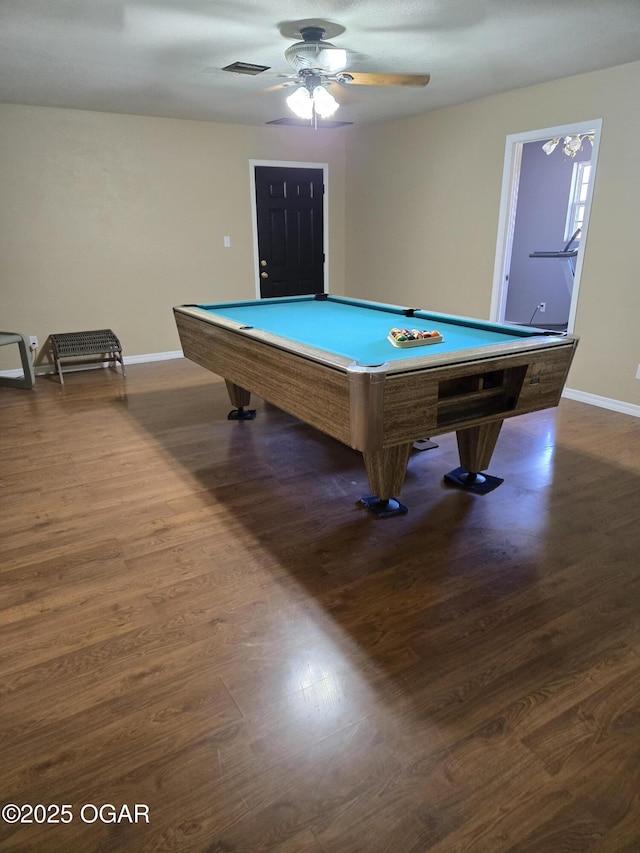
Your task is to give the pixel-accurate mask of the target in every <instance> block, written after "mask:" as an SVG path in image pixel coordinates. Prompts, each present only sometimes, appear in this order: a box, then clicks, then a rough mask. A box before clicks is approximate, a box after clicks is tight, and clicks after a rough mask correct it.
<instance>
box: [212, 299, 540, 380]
mask: <svg viewBox="0 0 640 853" xmlns="http://www.w3.org/2000/svg"><path fill="white" fill-rule="evenodd" d="M198 308H201V309H202V310H205V311H208V312H210V313H211V314H212V315H218V316H221V317H225V318H226V319H228V320H233V321H234V322H237V323H242V325H244V326H252V327H254V328H256V329H261V330H263V331H265V332H269V333H271V334H273V335H278V336H280V337H283V338H287V339H289V340H293V341H296V342H298V343H301V344H306V345H307V346H312V347H316V348H317V349H321V350H325V351H326V352H329V353H332V354H334V355H339V356H343V357H345V358H349V359H352V360H353V361H356V362H358V363H359V364H362V365H377V364H382V363H384V362H386V361H402V360H404V359H409V358H421V357H425V356H429V355H432V354H433V355H435V354H443V353H450V352H457V351H460V350H465V349H472V348H475V347H482V346H486V345H491V344H501V343H508V342H512V341H514V340H517V339H518V338H523V337H528V336H529V335H531V334H532V332H531V331H530V330H528V329H527V330H525V329H523V330H520V329H510V328H504V329H501V328H500V326H499V325H498V324H492V323H483V322H482V321H463V322H464V323H465V325H461V324H460V323H458V322H456V321H455V318H454V317H447V318H446V319H447V320H448V321H449V322H446V321H444V320H443V319H442V315H434V314H429V313H427V312H422V311H420V312H417V314H416V316H415V317H405V316H404V315H403V314H402V313H401V310H398V311H394V310H393V309H392V308H390V307H384V306H380V307H375V303H371V305H359V304H357V303H354V302H350V301H349V300H346V299H345V300H341V299H339V298H332V299H328V300H326V301H325V300H315V299H313V298H310V297H302V298H292V299H275V300H274V299H271V300H262V301H256V302H238V303H222V304H216V305H213V304H209V305H199V306H198ZM393 327H397V328H409V329H420V330H423V329H428V330H429V331H431V330H433V329H437V331H439V332H440V334H441V335H442V336H443V337H444V340H443V341H442V342H441V343H438V344H429V345H427V346H421V347H411V348H407V349H400V348H398V347H395V346H393V345H392V344H391V343H390V342H389V341H388V340H387V335H388V334H389V332H390V330H391V329H392V328H393Z"/></svg>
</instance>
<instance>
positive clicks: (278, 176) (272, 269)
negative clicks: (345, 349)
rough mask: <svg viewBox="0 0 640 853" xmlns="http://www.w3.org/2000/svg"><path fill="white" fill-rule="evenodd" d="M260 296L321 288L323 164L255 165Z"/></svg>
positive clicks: (317, 291) (265, 296) (268, 296)
mask: <svg viewBox="0 0 640 853" xmlns="http://www.w3.org/2000/svg"><path fill="white" fill-rule="evenodd" d="M255 185H256V211H257V231H258V254H259V265H260V268H259V274H260V295H261V297H263V298H270V297H274V296H298V295H303V294H307V293H322V292H323V290H324V233H323V232H324V220H323V215H324V203H323V195H324V186H323V172H322V169H308V168H295V167H291V168H289V167H286V166H256V167H255Z"/></svg>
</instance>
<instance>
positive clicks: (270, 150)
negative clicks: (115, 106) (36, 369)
mask: <svg viewBox="0 0 640 853" xmlns="http://www.w3.org/2000/svg"><path fill="white" fill-rule="evenodd" d="M344 148H345V142H344V135H343V134H341V133H339V132H336V131H324V132H315V131H313V130H311V129H306V128H304V129H296V128H266V127H265V128H260V127H244V126H236V125H224V124H213V123H205V122H191V121H177V120H170V119H156V118H145V117H140V116H127V115H112V114H104V113H93V112H83V111H78V110H64V109H49V108H44V107H24V106H14V105H8V104H0V198H1V199H2V205H1V207H0V305H1V311H0V329H5V330H14V331H15V330H17V331H21V332H23V333H24V334H26V335H34V334H35V335H37V336H38V338H39V341H40V344H41V345H42V344H43V343H44V341H45V339H46V338H47V336H48V335H49V334H50V333H52V332H67V331H80V330H83V329H95V328H104V327H110V328H113V329H114V331H115V332H116V334H118V336H119V337H120V339H121V341H122V344H123V348H124V351H125V355H140V354H147V353H156V352H166V351H172V350H178V349H180V344H179V340H178V336H177V334H176V330H175V323H174V321H173V315H172V312H171V308H172V306H173V305H176V304H180V303H183V302H197V301H207V300H209V301H215V300H218V299H220V300H224V299H234V298H246V299H252V298H254V296H255V273H254V263H253V231H252V218H251V192H250V169H249V160H250V159H258V160H284V161H296V162H305V161H306V162H314V163H315V162H318V163H328V164H329V188H328V189H329V192H328V198H329V206H330V210H329V223H330V225H329V235H328V237H329V240H328V250H329V251H328V258H329V275H330V282H331V289H332V291H333V292H337V293H341V292H344V267H345V259H344V206H345V192H344V165H345V152H344ZM225 235H228V236H230V237H231V248H228V249H226V248H224V247H223V237H224V236H225ZM18 366H19V359H18V348H17V347H3V348H1V349H0V369H11V368H14V367H18Z"/></svg>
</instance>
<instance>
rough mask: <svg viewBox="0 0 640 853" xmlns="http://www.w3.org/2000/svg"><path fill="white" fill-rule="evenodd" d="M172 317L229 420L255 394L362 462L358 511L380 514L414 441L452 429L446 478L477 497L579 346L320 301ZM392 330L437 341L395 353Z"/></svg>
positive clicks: (218, 308) (538, 332)
mask: <svg viewBox="0 0 640 853" xmlns="http://www.w3.org/2000/svg"><path fill="white" fill-rule="evenodd" d="M174 314H175V319H176V324H177V327H178V332H179V335H180V340H181V343H182V349H183V352H184V355H185V356H186V357H187V358H189V359H191V360H192V361H194V362H196V363H197V364H200V365H202V366H203V367H205V368H207V369H208V370H211V371H213V372H214V373H216V374H218V375H219V376H221V377H223V378H224V379H225V381H226V384H227V389H228V392H229V397H230V399H231V403H232V405H233V406H235V407H237V408H236V410H235V411H234V412H233V413H231V414H230V417H235V418H243V417H250V416H251V413H250V412H249V411H248V410H247V408H246V407H248V406H249V404H250V395H251V393H255V394H257V395H258V396H259V397H261V398H262V399H264V400H267V401H268V402H270V403H272V404H274V405H275V406H277V407H278V408H280V409H282V410H284V411H286V412H289V413H290V414H291V415H294V416H295V417H297V418H299V419H300V420H302V421H305V422H306V423H308V424H310V425H311V426H313V427H316V428H317V429H319V430H321V431H322V432H324V433H327V434H328V435H330V436H332V437H333V438H336V439H338V441H341V442H343V443H344V444H347V445H349V446H350V447H353V448H355V449H356V450H359V451H361V452H362V455H363V458H364V465H365V468H366V472H367V476H368V479H369V487H370V490H371V492H372V495H371V496H368V497H366V498H363V500H364V501H365V502H366V503H367V504H368V505H369V506H371V508H372V509H373V510H374V511H375V512H376V513H377V514H379V515H385V514H391V513H394V512H402V511H406V507H404V506H403V505H402V504H401V503H400V502H399V501H398V500H397V497H395V496H397V495H398V494H399V492H400V490H401V487H402V484H403V481H404V477H405V473H406V468H407V463H408V460H409V454H410V452H411V449H412V447H413V445H414V442H415V441H417V440H419V439H422V438H425V437H427V436H429V437H431V436H434V435H438V434H441V433H446V432H451V431H454V430H455V432H456V434H457V439H458V450H459V456H460V468H459V469H456V471H455V472H451V474H452V478H451V479H452V481H453V482H456V483H458V484H459V485H461V486H467V487H469V488H473V489H474V490H475V489H478V490H480V491H482V490H483V489H484V488H485V487H482V486H480V484H481V483H485V482H486V480H485V477H486V476H488V475H481V472H483V471H485V469H486V468H487V467H488V466H489V463H490V460H491V456H492V453H493V450H494V447H495V444H496V441H497V438H498V435H499V432H500V428H501V426H502V423H503V421H504V419H505V418H510V417H514V416H515V415H522V414H525V413H527V412H534V411H536V410H539V409H545V408H548V407H551V406H556V405H557V404H558V402H559V400H560V395H561V393H562V389H563V387H564V383H565V380H566V377H567V372H568V370H569V367H570V365H571V361H572V358H573V355H574V352H575V349H576V346H577V342H578V341H577V338H575V337H573V336H570V335H565V334H558V333H556V332H549V331H545V330H543V329H535V328H530V327H521V326H512V325H507V324H500V323H491V322H486V321H483V320H474V319H471V318H467V317H458V316H454V315H447V314H439V313H434V312H431V311H426V310H422V309H416V308H405V307H401V306H396V305H386V304H382V303H379V302H369V301H365V300H359V299H347V298H343V297H337V296H330V295H327V294H319V295H315V296H296V297H291V298H276V299H266V300H255V301H242V302H225V303H215V304H202V305H181V306H176V307H175V308H174ZM391 328H400V329H403V328H409V329H419V330H424V329H426V330H429V331H431V330H437V331H438V332H439V333H440V334H441V336H442V340H441V341H439V342H438V343H433V344H424V345H413V346H405V347H398V346H394V345H393V344H392V343H391V341H390V340H389V338H388V335H389V332H390V330H391ZM498 482H502V480H499V481H498ZM478 487H479V488H478ZM486 490H489V487H488V486H487V487H486Z"/></svg>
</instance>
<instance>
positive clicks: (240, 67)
mask: <svg viewBox="0 0 640 853" xmlns="http://www.w3.org/2000/svg"><path fill="white" fill-rule="evenodd" d="M270 67H271V66H269V65H254V64H253V63H252V62H232V63H231V65H227V66H226V67H225V68H223V69H222V70H223V71H233V73H234V74H249V75H251V77H255V76H256V74H262V72H263V71H268V70H269V68H270Z"/></svg>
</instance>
